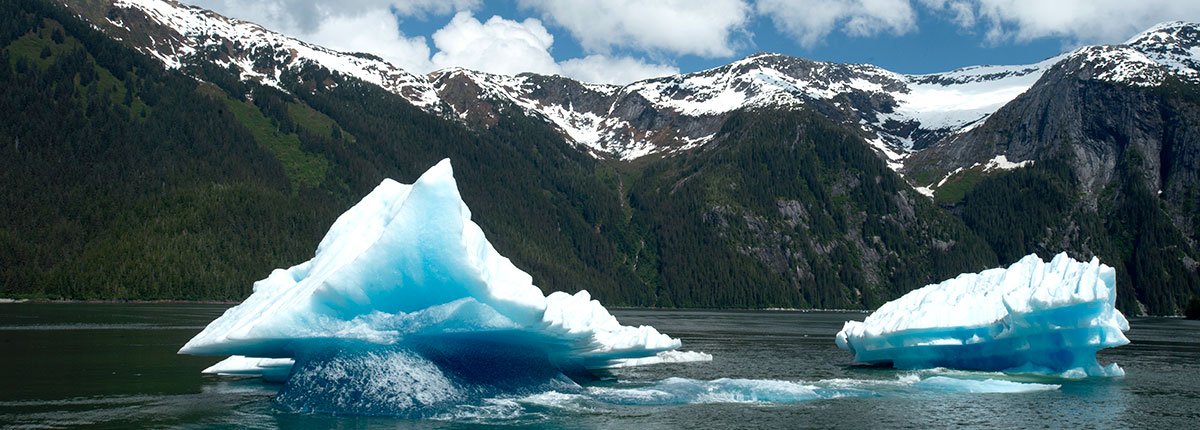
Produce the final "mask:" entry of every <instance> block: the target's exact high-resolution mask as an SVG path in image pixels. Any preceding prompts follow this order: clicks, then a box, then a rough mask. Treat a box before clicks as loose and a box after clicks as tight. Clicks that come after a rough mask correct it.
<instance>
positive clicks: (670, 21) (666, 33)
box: [518, 0, 751, 57]
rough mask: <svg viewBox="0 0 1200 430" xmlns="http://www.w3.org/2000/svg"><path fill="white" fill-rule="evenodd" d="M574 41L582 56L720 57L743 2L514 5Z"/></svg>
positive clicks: (732, 39) (740, 19)
mask: <svg viewBox="0 0 1200 430" xmlns="http://www.w3.org/2000/svg"><path fill="white" fill-rule="evenodd" d="M518 4H519V5H520V6H521V7H523V8H526V9H532V10H535V11H537V12H538V13H540V14H541V16H542V18H543V19H545V20H546V21H547V22H549V23H551V24H554V25H558V26H561V27H562V28H564V29H566V30H567V31H568V32H570V33H571V35H572V36H573V37H575V38H576V39H578V40H579V44H580V45H581V46H582V47H583V49H584V50H586V51H588V52H591V53H602V54H607V53H610V52H612V50H613V49H614V48H626V49H634V50H639V51H645V52H662V53H668V54H675V55H687V54H691V55H698V56H702V57H725V56H730V55H733V53H734V51H735V50H736V48H737V47H738V42H737V38H736V36H737V34H739V32H741V31H743V29H744V27H745V25H746V23H747V21H748V20H749V18H750V11H751V8H750V6H749V4H747V3H746V2H745V1H743V0H710V1H701V2H697V1H693V0H661V1H654V0H649V1H648V0H571V1H562V0H519V1H518Z"/></svg>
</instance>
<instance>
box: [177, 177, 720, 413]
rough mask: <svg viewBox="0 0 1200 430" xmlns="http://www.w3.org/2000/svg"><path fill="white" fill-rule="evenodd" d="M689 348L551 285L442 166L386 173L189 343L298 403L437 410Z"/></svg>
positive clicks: (362, 409)
mask: <svg viewBox="0 0 1200 430" xmlns="http://www.w3.org/2000/svg"><path fill="white" fill-rule="evenodd" d="M679 346H680V343H679V341H678V340H675V339H672V338H671V337H669V336H666V335H664V334H661V333H659V332H658V331H657V330H655V329H654V328H653V327H649V326H640V327H630V326H624V325H621V324H620V323H619V322H618V321H617V319H616V318H615V317H613V316H612V315H611V314H610V313H609V312H608V310H607V309H605V308H604V307H603V306H601V305H600V303H599V302H597V301H595V300H592V299H591V296H590V295H589V294H588V293H587V292H586V291H580V292H578V293H576V294H573V295H572V294H567V293H563V292H554V293H552V294H550V295H548V296H547V295H543V293H542V292H541V290H540V289H539V288H538V287H537V286H535V285H534V284H533V279H532V278H531V277H530V276H529V275H528V274H526V273H525V272H523V271H521V270H520V269H518V268H517V267H516V266H514V265H513V264H512V262H510V261H509V260H508V259H507V258H505V257H503V256H501V255H500V254H499V253H498V252H496V250H495V248H493V247H492V245H491V243H489V242H488V240H487V239H486V238H485V237H484V234H483V231H482V230H480V228H479V226H478V225H476V224H475V223H474V222H473V221H471V212H470V210H469V209H468V208H467V206H466V204H465V203H464V202H463V201H462V198H461V196H460V195H459V192H458V187H457V184H456V183H455V180H454V175H453V170H452V169H451V166H450V162H449V160H443V161H442V162H440V163H438V164H437V165H435V166H433V167H432V168H430V169H429V170H428V171H427V172H425V173H424V174H423V175H421V177H420V178H419V179H417V181H416V182H415V183H413V184H412V185H405V184H401V183H398V182H396V181H392V180H390V179H386V180H384V181H383V182H382V183H381V184H379V186H378V187H376V188H375V190H374V191H372V192H371V193H370V194H368V195H367V196H366V197H364V198H363V199H362V201H360V202H359V203H358V204H356V205H355V206H354V207H352V208H350V209H349V210H348V211H346V213H344V214H342V215H341V216H340V217H338V219H337V220H336V221H335V222H334V223H333V225H332V226H331V227H330V229H329V232H328V233H327V234H326V236H325V238H324V239H323V240H322V241H321V243H320V244H319V245H318V247H317V250H316V253H315V255H314V257H313V258H312V259H311V260H309V261H306V262H304V263H301V264H298V265H295V266H292V267H290V268H288V269H276V270H274V271H273V272H271V274H270V276H268V277H267V278H266V279H263V280H261V281H258V282H256V283H255V284H254V292H253V294H251V295H250V297H249V298H247V299H246V300H245V301H244V302H242V303H241V304H239V305H237V306H235V307H233V308H230V309H229V310H227V311H226V312H225V313H224V314H223V315H221V316H220V317H219V318H217V319H216V320H215V321H213V322H212V323H210V324H209V325H208V326H207V327H205V329H204V330H203V331H202V332H200V333H199V334H197V335H196V336H195V337H194V338H192V339H191V340H190V341H189V342H188V343H187V344H186V345H184V346H183V348H182V349H180V351H179V352H180V353H182V354H193V355H230V356H231V357H230V358H228V359H226V360H225V361H222V362H220V363H217V364H216V365H214V366H213V367H211V368H209V369H207V370H206V372H208V373H219V374H233V375H261V376H263V377H265V378H268V379H272V380H277V381H285V383H284V386H283V388H282V389H281V391H280V394H279V397H278V401H279V403H280V404H282V405H284V406H285V407H288V408H291V409H296V410H309V411H321V412H333V413H358V414H386V415H400V416H429V415H430V414H433V413H436V412H437V411H440V410H444V409H445V408H448V407H451V406H453V405H457V404H462V403H470V402H472V401H475V400H478V399H481V398H484V397H487V396H492V395H496V394H497V393H526V392H538V391H540V390H545V389H548V388H552V389H555V390H569V389H570V387H571V386H573V385H574V386H575V387H576V388H578V386H577V385H575V382H574V381H577V380H584V379H588V378H589V377H591V375H592V372H593V371H594V370H596V369H602V368H610V367H619V366H623V365H632V364H642V363H652V362H656V361H687V360H690V359H711V356H708V355H707V354H698V353H693V354H680V353H675V352H673V351H672V350H674V349H676V348H678V347H679ZM660 353H664V354H662V355H660Z"/></svg>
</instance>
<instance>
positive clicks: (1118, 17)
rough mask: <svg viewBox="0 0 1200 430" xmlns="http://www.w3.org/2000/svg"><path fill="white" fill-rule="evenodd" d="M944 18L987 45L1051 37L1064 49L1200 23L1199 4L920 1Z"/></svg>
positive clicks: (1164, 0)
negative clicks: (1164, 25) (978, 33)
mask: <svg viewBox="0 0 1200 430" xmlns="http://www.w3.org/2000/svg"><path fill="white" fill-rule="evenodd" d="M921 3H922V4H923V5H924V6H926V7H929V8H930V9H933V10H937V11H943V12H948V13H949V14H951V15H953V16H955V18H954V19H953V21H954V22H955V23H956V24H958V25H959V26H961V27H963V28H967V29H975V28H978V29H979V30H982V33H983V34H984V36H985V38H986V40H987V41H988V42H989V43H993V44H1002V43H1009V42H1017V43H1022V42H1028V41H1031V40H1034V39H1040V38H1046V37H1052V38H1063V39H1066V44H1074V45H1082V44H1097V43H1104V44H1111V43H1121V42H1124V41H1125V40H1126V39H1128V38H1129V37H1130V36H1132V35H1134V34H1137V33H1138V32H1140V31H1142V30H1145V29H1147V28H1149V27H1150V26H1152V25H1154V24H1158V23H1160V22H1163V21H1174V20H1191V21H1195V20H1200V2H1196V1H1183V0H1138V1H1129V0H1056V1H1042V0H921Z"/></svg>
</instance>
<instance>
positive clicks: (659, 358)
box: [612, 351, 713, 368]
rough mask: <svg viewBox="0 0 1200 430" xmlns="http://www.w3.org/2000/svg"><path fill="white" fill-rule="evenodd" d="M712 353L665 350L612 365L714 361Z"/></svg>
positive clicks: (628, 365) (615, 366)
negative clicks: (650, 355)
mask: <svg viewBox="0 0 1200 430" xmlns="http://www.w3.org/2000/svg"><path fill="white" fill-rule="evenodd" d="M712 359H713V357H712V354H706V353H703V352H699V351H663V352H660V353H658V354H657V355H655V356H653V357H644V358H626V359H623V360H618V361H617V362H616V363H613V365H612V367H614V368H617V367H631V366H645V365H648V364H660V363H692V362H697V361H712Z"/></svg>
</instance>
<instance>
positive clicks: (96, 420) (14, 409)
mask: <svg viewBox="0 0 1200 430" xmlns="http://www.w3.org/2000/svg"><path fill="white" fill-rule="evenodd" d="M225 307H226V306H222V305H184V304H146V305H123V304H25V303H23V304H2V305H0V426H4V427H8V428H63V427H73V426H87V427H93V428H97V427H98V428H335V427H336V428H410V427H417V428H430V427H433V428H444V427H451V428H457V427H473V426H476V425H481V424H482V425H496V424H499V425H522V426H535V427H550V428H563V427H566V428H620V427H625V428H631V427H632V428H647V427H648V428H796V427H813V428H831V427H837V428H930V427H967V428H976V427H986V428H1117V427H1136V428H1161V429H1182V428H1198V427H1200V322H1197V321H1183V320H1178V319H1133V320H1131V321H1130V323H1131V326H1132V329H1131V330H1130V331H1129V332H1128V333H1127V335H1128V336H1129V338H1130V339H1131V340H1132V341H1133V343H1132V344H1130V345H1126V346H1123V347H1120V348H1116V349H1110V350H1105V351H1102V352H1101V355H1100V361H1101V362H1102V363H1108V362H1112V361H1116V362H1118V363H1120V365H1121V366H1122V367H1123V368H1124V369H1125V371H1126V372H1127V376H1125V377H1121V378H1092V379H1085V380H1064V379H1058V378H1048V377H1035V376H1027V375H1004V374H994V373H978V372H955V371H950V370H932V371H920V372H913V371H900V370H893V369H881V368H871V367H862V366H855V365H852V364H851V363H850V354H849V353H846V352H844V351H841V350H838V349H837V347H836V346H835V345H834V342H833V335H834V333H836V332H837V331H838V330H839V329H840V328H841V325H842V322H843V321H845V320H847V319H860V320H861V319H862V318H863V317H865V315H864V314H858V313H846V314H842V313H801V312H716V311H713V312H704V311H650V310H636V311H617V312H615V314H616V315H617V317H618V318H619V319H620V320H621V322H622V323H624V324H633V325H639V324H649V325H653V326H655V327H657V328H658V329H659V330H660V331H662V332H664V333H668V334H670V335H672V336H674V337H677V338H680V339H682V340H683V343H684V348H683V349H685V350H696V351H704V352H707V353H711V354H712V355H713V356H714V358H713V361H712V362H707V363H686V364H660V365H654V366H644V367H635V368H625V369H618V370H615V371H613V372H612V375H611V376H612V378H611V379H608V380H605V381H601V382H596V383H593V384H589V385H588V386H586V387H584V388H583V389H582V390H580V391H577V392H574V393H559V392H547V393H541V394H537V395H533V396H523V397H516V398H504V397H500V398H495V399H491V400H489V401H488V402H486V403H485V404H482V405H474V406H470V407H463V408H461V409H460V410H455V411H447V413H446V414H444V415H443V416H440V417H439V419H432V420H430V419H427V420H401V419H394V418H380V417H352V416H330V415H314V414H304V413H292V412H285V411H283V410H281V409H280V408H278V407H276V406H275V404H274V403H273V401H272V399H273V398H274V395H275V393H276V391H278V389H279V385H275V384H270V383H264V382H261V381H260V380H257V379H237V378H228V377H216V376H208V375H201V374H200V373H199V372H200V370H201V369H203V368H204V367H206V366H208V365H210V364H212V363H214V362H215V361H217V359H215V358H203V357H187V356H179V355H176V354H175V351H176V350H177V349H178V348H179V346H181V345H182V344H183V343H184V342H185V341H186V340H187V339H189V338H190V337H191V336H192V335H194V334H195V333H197V332H198V331H199V330H200V329H201V328H202V327H203V326H204V325H205V324H206V323H208V322H209V321H211V320H212V319H213V318H215V317H216V316H217V315H219V314H220V313H221V312H222V311H224V308H225ZM988 379H991V380H997V381H1001V382H998V383H997V382H989V383H985V384H991V385H986V386H988V387H993V388H994V385H995V384H1001V385H1000V386H1001V387H1002V388H1005V387H1008V388H1012V387H1015V389H1017V390H1019V391H1022V392H1010V393H999V392H989V393H968V392H958V391H959V390H963V389H970V388H973V387H974V388H978V387H977V386H976V385H971V384H970V383H967V384H966V385H963V384H964V383H963V381H968V382H969V381H980V380H988ZM946 382H949V383H950V384H949V385H946V384H944V383H946ZM1036 384H1050V385H1060V386H1061V387H1058V388H1057V389H1055V388H1054V387H1052V386H1051V387H1049V389H1039V388H1046V387H1044V386H1041V385H1036ZM990 391H995V390H990ZM750 399H758V400H759V401H747V400H750ZM762 400H769V401H762Z"/></svg>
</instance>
